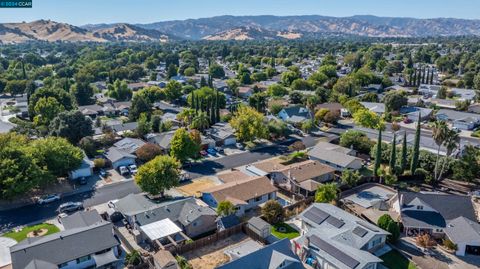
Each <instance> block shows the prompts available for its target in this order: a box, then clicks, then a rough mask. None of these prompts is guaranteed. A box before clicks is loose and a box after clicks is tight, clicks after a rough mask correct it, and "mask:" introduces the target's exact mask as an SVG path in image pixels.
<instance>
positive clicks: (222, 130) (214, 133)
mask: <svg viewBox="0 0 480 269" xmlns="http://www.w3.org/2000/svg"><path fill="white" fill-rule="evenodd" d="M208 134H209V135H210V137H211V138H212V139H213V140H215V144H216V145H217V146H219V147H221V146H229V145H235V143H237V138H236V137H235V132H234V130H233V128H232V126H231V125H230V123H228V122H219V123H216V124H214V125H212V126H211V127H210V129H209V130H208Z"/></svg>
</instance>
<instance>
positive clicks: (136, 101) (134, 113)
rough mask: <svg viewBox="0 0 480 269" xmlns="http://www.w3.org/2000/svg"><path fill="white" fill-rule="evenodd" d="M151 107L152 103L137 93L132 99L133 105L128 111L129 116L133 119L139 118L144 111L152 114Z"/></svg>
mask: <svg viewBox="0 0 480 269" xmlns="http://www.w3.org/2000/svg"><path fill="white" fill-rule="evenodd" d="M151 107H152V105H151V104H150V102H149V100H148V99H147V98H146V97H145V96H143V95H141V94H136V95H135V96H134V97H133V99H132V105H131V107H130V110H129V111H128V117H129V118H130V120H132V121H134V120H137V119H138V118H139V117H140V115H141V114H143V113H146V114H147V115H148V114H150V111H151Z"/></svg>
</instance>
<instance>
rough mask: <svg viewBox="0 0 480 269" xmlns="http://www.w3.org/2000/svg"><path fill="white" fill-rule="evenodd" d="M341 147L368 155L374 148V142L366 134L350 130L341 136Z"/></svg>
mask: <svg viewBox="0 0 480 269" xmlns="http://www.w3.org/2000/svg"><path fill="white" fill-rule="evenodd" d="M340 145H341V146H342V147H346V148H353V149H354V150H356V151H358V152H360V153H364V154H368V153H369V152H370V149H371V147H372V141H371V140H370V138H368V137H367V135H366V134H365V133H364V132H361V131H357V130H348V131H346V132H345V133H343V134H341V135H340Z"/></svg>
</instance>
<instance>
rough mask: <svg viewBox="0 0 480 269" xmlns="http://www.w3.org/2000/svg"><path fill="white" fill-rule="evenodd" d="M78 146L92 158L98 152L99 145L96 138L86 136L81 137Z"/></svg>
mask: <svg viewBox="0 0 480 269" xmlns="http://www.w3.org/2000/svg"><path fill="white" fill-rule="evenodd" d="M78 146H79V147H80V148H81V149H82V150H83V151H84V152H85V154H87V156H88V157H90V158H92V157H93V156H95V153H97V146H96V144H95V140H93V138H92V137H91V136H85V137H84V138H82V139H80V142H78Z"/></svg>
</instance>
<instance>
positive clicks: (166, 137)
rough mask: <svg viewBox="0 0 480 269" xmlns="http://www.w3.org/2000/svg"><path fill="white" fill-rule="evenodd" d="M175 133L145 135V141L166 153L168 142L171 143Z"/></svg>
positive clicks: (168, 146) (168, 147)
mask: <svg viewBox="0 0 480 269" xmlns="http://www.w3.org/2000/svg"><path fill="white" fill-rule="evenodd" d="M174 134H175V131H168V132H163V133H159V134H147V135H146V137H145V138H146V139H147V141H148V142H149V143H152V144H156V145H158V146H159V147H160V148H161V149H162V150H164V151H165V152H168V151H169V150H170V142H171V141H172V138H173V135H174Z"/></svg>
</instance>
